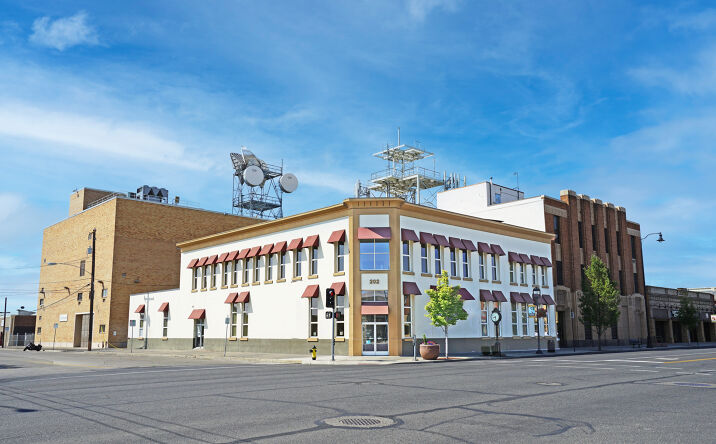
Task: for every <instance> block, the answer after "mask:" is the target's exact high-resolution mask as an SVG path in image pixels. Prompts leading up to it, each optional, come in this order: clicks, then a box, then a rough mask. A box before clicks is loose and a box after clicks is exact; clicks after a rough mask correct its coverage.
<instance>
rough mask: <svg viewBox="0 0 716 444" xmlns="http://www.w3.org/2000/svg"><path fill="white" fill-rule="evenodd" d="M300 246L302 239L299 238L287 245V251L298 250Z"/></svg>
mask: <svg viewBox="0 0 716 444" xmlns="http://www.w3.org/2000/svg"><path fill="white" fill-rule="evenodd" d="M302 245H303V238H302V237H299V238H298V239H294V240H292V241H291V242H290V243H289V244H288V249H289V250H298V249H299V248H301V246H302Z"/></svg>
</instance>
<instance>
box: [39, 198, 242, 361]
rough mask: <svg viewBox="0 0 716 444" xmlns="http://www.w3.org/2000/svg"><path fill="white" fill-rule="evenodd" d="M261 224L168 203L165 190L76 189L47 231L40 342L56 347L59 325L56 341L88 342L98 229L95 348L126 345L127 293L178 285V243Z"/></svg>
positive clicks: (65, 343)
mask: <svg viewBox="0 0 716 444" xmlns="http://www.w3.org/2000/svg"><path fill="white" fill-rule="evenodd" d="M145 188H146V187H145ZM163 191H166V190H163ZM145 199H148V200H145ZM255 222H256V220H255V219H249V218H243V217H238V216H233V215H229V214H224V213H218V212H212V211H206V210H201V209H196V208H188V207H182V206H178V205H176V204H169V203H168V198H167V196H166V194H165V195H163V196H159V197H157V196H136V195H134V194H132V193H130V194H123V193H114V192H109V191H102V190H95V189H89V188H83V189H81V190H79V191H75V192H73V193H72V194H71V195H70V204H69V217H68V218H67V219H65V220H63V221H61V222H58V223H56V224H54V225H52V226H50V227H48V228H46V229H45V230H44V232H43V242H42V257H41V268H40V285H39V289H38V291H39V294H38V304H37V322H36V331H35V333H36V342H38V343H42V344H43V345H45V346H48V345H51V344H52V339H53V333H54V332H53V326H54V324H55V323H57V324H58V329H57V332H56V338H57V339H56V345H57V346H58V347H86V346H87V337H88V331H89V330H88V328H89V281H90V265H91V256H90V255H89V254H88V247H89V246H90V245H91V241H90V240H88V236H89V233H90V232H91V231H92V229H96V230H97V234H96V265H95V301H94V331H93V347H103V346H108V345H109V346H115V347H124V346H126V342H127V314H128V310H129V295H130V294H131V293H136V292H141V291H155V290H161V289H168V288H175V287H177V286H178V285H179V250H178V249H177V247H176V244H177V242H181V241H185V240H188V239H193V238H196V237H199V236H205V235H209V234H214V233H218V232H221V231H225V230H230V229H234V228H238V227H243V226H246V225H251V224H253V223H255Z"/></svg>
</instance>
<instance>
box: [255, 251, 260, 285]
mask: <svg viewBox="0 0 716 444" xmlns="http://www.w3.org/2000/svg"><path fill="white" fill-rule="evenodd" d="M260 280H261V258H260V257H259V256H256V257H255V258H254V280H253V282H259V281H260Z"/></svg>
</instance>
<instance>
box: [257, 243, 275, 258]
mask: <svg viewBox="0 0 716 444" xmlns="http://www.w3.org/2000/svg"><path fill="white" fill-rule="evenodd" d="M272 249H273V244H266V245H264V246H263V247H262V248H261V251H260V252H259V255H261V256H263V255H264V254H269V253H271V250H272Z"/></svg>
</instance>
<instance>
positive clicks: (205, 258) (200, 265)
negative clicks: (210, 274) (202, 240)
mask: <svg viewBox="0 0 716 444" xmlns="http://www.w3.org/2000/svg"><path fill="white" fill-rule="evenodd" d="M207 259H209V258H208V257H202V258H201V259H199V261H198V262H197V263H196V265H195V266H196V267H203V266H204V264H205V263H206V260H207Z"/></svg>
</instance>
